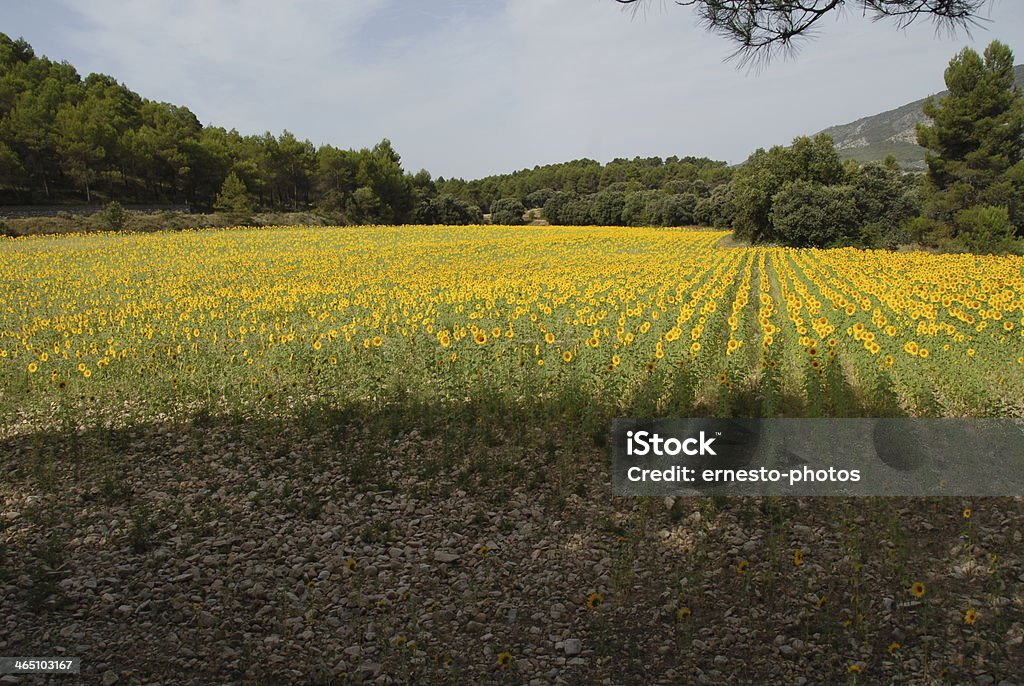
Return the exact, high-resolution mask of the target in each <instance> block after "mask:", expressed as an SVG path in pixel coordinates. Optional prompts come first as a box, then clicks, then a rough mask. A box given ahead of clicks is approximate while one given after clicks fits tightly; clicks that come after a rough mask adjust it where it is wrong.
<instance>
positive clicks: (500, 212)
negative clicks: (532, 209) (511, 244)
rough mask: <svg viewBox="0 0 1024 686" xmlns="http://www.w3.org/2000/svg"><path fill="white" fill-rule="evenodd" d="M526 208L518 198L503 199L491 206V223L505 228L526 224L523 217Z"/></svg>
mask: <svg viewBox="0 0 1024 686" xmlns="http://www.w3.org/2000/svg"><path fill="white" fill-rule="evenodd" d="M525 213H526V208H525V207H523V203H521V202H519V200H517V199H516V198H502V199H501V200H496V201H495V202H494V204H493V205H491V223H492V224H501V225H503V226H516V225H518V224H524V223H525V220H524V219H523V215H524V214H525Z"/></svg>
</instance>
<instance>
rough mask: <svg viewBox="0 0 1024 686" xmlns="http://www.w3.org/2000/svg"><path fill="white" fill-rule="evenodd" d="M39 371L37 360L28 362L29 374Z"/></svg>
mask: <svg viewBox="0 0 1024 686" xmlns="http://www.w3.org/2000/svg"><path fill="white" fill-rule="evenodd" d="M37 371H39V365H38V364H36V363H35V362H29V363H28V373H29V374H35V373H36V372H37Z"/></svg>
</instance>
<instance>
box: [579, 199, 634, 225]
mask: <svg viewBox="0 0 1024 686" xmlns="http://www.w3.org/2000/svg"><path fill="white" fill-rule="evenodd" d="M588 199H589V200H590V202H589V205H590V207H589V211H588V212H587V215H588V219H589V220H590V221H591V222H593V223H594V224H596V225H597V226H618V225H620V224H622V210H623V209H624V208H625V207H626V194H625V193H622V192H620V191H601V192H599V193H594V194H593V195H591V196H589V198H588Z"/></svg>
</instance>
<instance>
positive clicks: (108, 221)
mask: <svg viewBox="0 0 1024 686" xmlns="http://www.w3.org/2000/svg"><path fill="white" fill-rule="evenodd" d="M99 220H100V225H101V226H102V227H103V228H104V229H105V230H107V231H124V230H125V227H127V226H128V211H127V210H125V209H124V207H122V205H121V203H119V202H117V201H116V200H111V201H110V202H108V203H107V205H106V207H104V208H103V211H102V212H100V213H99Z"/></svg>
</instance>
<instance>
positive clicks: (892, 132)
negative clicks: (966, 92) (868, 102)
mask: <svg viewBox="0 0 1024 686" xmlns="http://www.w3.org/2000/svg"><path fill="white" fill-rule="evenodd" d="M1014 77H1015V81H1016V83H1017V87H1018V88H1022V89H1024V65H1017V66H1016V67H1014ZM937 95H938V97H940V98H941V97H944V96H945V95H946V91H942V92H941V93H938V94H937ZM924 101H925V98H921V99H920V100H915V101H914V102H911V103H907V104H906V105H903V106H901V107H897V108H896V109H893V110H889V111H888V112H882V113H881V114H875V115H872V116H870V117H863V118H861V119H858V120H856V121H853V122H850V123H849V124H840V125H839V126H832V127H830V128H827V129H825V130H824V131H822V132H821V133H827V134H829V135H830V136H832V138H833V140H835V142H836V147H837V148H839V151H840V155H842V156H843V157H844V158H847V159H855V160H857V161H859V162H869V161H873V160H882V159H884V158H885V156H886V155H889V154H892V155H894V156H895V157H896V159H897V160H899V162H900V164H901V165H902V166H904V167H905V168H910V169H924V148H922V147H921V146H919V145H917V143H916V140H917V134H916V132H915V127H916V126H917V124H918V123H919V122H923V121H925V116H924V112H922V109H921V108H922V106H923V105H924Z"/></svg>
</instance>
